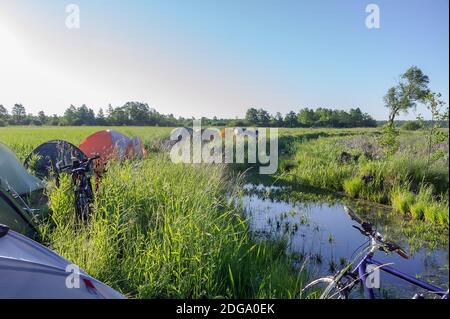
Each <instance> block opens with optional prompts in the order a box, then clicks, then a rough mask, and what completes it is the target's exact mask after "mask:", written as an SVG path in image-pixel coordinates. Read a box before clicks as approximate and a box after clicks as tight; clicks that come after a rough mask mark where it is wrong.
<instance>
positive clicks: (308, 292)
mask: <svg viewBox="0 0 450 319" xmlns="http://www.w3.org/2000/svg"><path fill="white" fill-rule="evenodd" d="M302 297H304V298H307V299H347V293H346V292H345V290H344V289H343V288H342V287H341V285H340V284H339V282H337V281H336V279H334V277H332V276H328V277H322V278H319V279H316V280H314V281H312V282H310V283H309V284H308V285H306V286H305V287H304V288H303V289H302Z"/></svg>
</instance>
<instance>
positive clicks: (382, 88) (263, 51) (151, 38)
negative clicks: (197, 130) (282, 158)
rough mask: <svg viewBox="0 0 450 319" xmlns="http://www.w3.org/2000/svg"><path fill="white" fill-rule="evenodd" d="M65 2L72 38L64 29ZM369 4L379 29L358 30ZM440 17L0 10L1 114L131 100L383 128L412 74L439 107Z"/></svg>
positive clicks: (235, 7) (434, 8) (313, 4)
mask: <svg viewBox="0 0 450 319" xmlns="http://www.w3.org/2000/svg"><path fill="white" fill-rule="evenodd" d="M69 3H74V4H78V5H79V7H80V22H81V27H80V29H67V28H66V27H65V23H64V20H65V18H66V15H67V14H66V13H65V6H66V5H67V4H69ZM370 3H375V4H377V5H379V7H380V23H381V27H380V29H367V28H366V25H365V19H366V16H367V13H366V12H365V8H366V6H367V5H368V4H370ZM448 10H449V8H448V1H447V0H431V1H430V0H428V1H426V0H420V1H419V0H408V1H403V0H396V1H361V0H354V1H350V0H346V1H343V0H316V1H300V0H297V1H293V0H282V1H272V0H259V1H256V0H241V1H237V0H231V1H206V0H189V1H186V0H185V1H181V0H180V1H173V0H172V1H167V0H166V1H162V0H161V1H138V0H134V1H133V0H132V1H118V0H113V1H100V0H97V1H92V0H90V1H87V0H83V1H76V0H72V1H70V2H68V1H55V0H52V1H50V0H41V1H39V2H38V1H31V0H20V1H13V0H1V1H0V43H2V42H3V44H4V45H5V48H7V49H6V50H4V49H2V50H0V69H1V70H2V72H0V104H3V105H5V106H7V107H10V106H12V105H13V104H14V103H23V104H24V105H25V106H26V107H27V109H28V111H30V112H37V111H39V110H41V109H43V110H44V111H46V113H49V114H51V113H59V114H60V113H62V111H63V109H64V108H66V107H67V106H68V105H70V104H71V103H73V104H76V105H79V104H82V103H85V104H87V105H88V106H90V107H93V108H95V109H98V107H103V108H105V107H106V106H107V105H108V104H109V103H111V104H113V105H120V104H122V103H124V102H126V101H130V100H138V101H143V102H147V103H149V104H150V105H151V106H152V107H155V108H156V109H157V110H159V111H160V112H163V113H173V114H175V115H176V116H178V115H181V116H196V117H198V116H202V115H205V116H214V115H217V116H219V117H236V116H239V117H241V116H243V115H244V113H245V110H246V109H247V108H248V107H258V108H259V107H262V108H265V109H267V110H269V111H270V112H271V113H275V112H277V111H280V112H282V113H286V112H288V111H289V110H298V109H300V108H302V107H313V108H315V107H329V108H340V109H348V108H350V107H356V106H358V107H360V108H361V109H362V110H364V111H365V112H368V113H370V114H372V115H373V116H374V117H375V118H377V119H384V118H386V117H387V110H386V109H385V108H384V106H383V100H382V97H383V95H384V94H385V92H386V90H387V89H388V88H389V87H390V86H392V85H395V83H396V81H397V79H398V75H399V74H401V73H402V72H403V71H405V70H406V69H407V68H408V67H410V66H411V65H417V66H419V67H420V68H421V69H422V70H423V71H424V72H425V73H426V74H427V75H429V77H430V80H431V82H430V87H431V88H432V89H433V90H435V91H438V92H441V93H442V94H443V97H444V99H445V100H446V101H448V86H449V83H448V78H449V74H448V72H449V71H448V69H449V65H448V60H449V43H448V36H449V35H448V30H449V18H448ZM419 111H420V112H423V109H422V108H419ZM412 116H413V115H410V116H409V118H411V117H412Z"/></svg>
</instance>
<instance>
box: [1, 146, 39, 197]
mask: <svg viewBox="0 0 450 319" xmlns="http://www.w3.org/2000/svg"><path fill="white" fill-rule="evenodd" d="M0 187H3V188H4V189H8V188H10V187H11V188H12V189H13V190H14V191H15V192H16V193H17V194H19V195H24V194H29V193H32V192H34V191H36V190H39V189H42V188H43V187H44V185H43V183H42V181H41V180H40V179H38V178H37V177H35V176H33V175H31V174H30V173H28V171H27V170H26V169H25V168H24V167H23V165H22V163H20V161H19V159H18V158H17V156H16V154H14V153H13V151H11V150H10V149H9V148H8V147H7V146H6V145H4V144H2V143H0Z"/></svg>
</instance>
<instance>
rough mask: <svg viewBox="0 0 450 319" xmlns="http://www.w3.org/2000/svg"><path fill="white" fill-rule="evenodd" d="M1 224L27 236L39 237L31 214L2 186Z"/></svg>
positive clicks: (0, 193) (0, 189)
mask: <svg viewBox="0 0 450 319" xmlns="http://www.w3.org/2000/svg"><path fill="white" fill-rule="evenodd" d="M0 224H3V225H7V226H8V227H9V228H11V229H12V230H15V231H17V232H19V233H21V234H23V235H25V236H28V237H30V238H33V239H37V238H38V236H39V235H38V231H37V228H36V225H35V224H34V223H33V221H32V218H31V216H30V215H29V214H28V213H27V212H26V211H25V210H24V209H22V208H21V207H19V205H17V203H16V201H15V200H14V199H13V198H12V197H11V195H10V194H9V193H8V192H6V191H5V190H4V189H2V188H1V187H0Z"/></svg>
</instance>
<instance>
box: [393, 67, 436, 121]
mask: <svg viewBox="0 0 450 319" xmlns="http://www.w3.org/2000/svg"><path fill="white" fill-rule="evenodd" d="M428 83H429V79H428V76H426V75H425V74H424V73H423V72H422V70H421V69H419V68H418V67H416V66H412V67H410V68H409V69H408V70H407V71H406V72H405V73H403V74H402V75H401V76H400V81H399V84H398V85H397V86H394V87H391V88H390V89H389V90H388V92H387V93H386V95H385V96H384V103H385V105H386V107H387V108H389V122H388V125H389V126H390V127H394V121H395V117H396V116H397V115H399V114H400V112H403V113H408V111H409V110H410V109H411V108H413V107H415V106H416V102H422V103H423V102H424V101H425V97H426V96H427V95H428V93H429V92H430V90H429V89H428Z"/></svg>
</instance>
